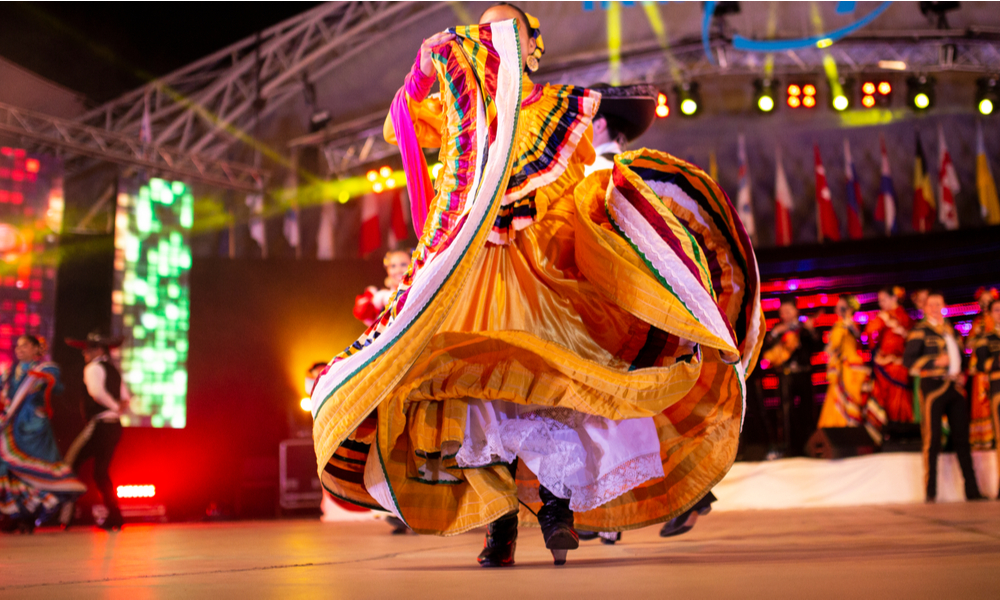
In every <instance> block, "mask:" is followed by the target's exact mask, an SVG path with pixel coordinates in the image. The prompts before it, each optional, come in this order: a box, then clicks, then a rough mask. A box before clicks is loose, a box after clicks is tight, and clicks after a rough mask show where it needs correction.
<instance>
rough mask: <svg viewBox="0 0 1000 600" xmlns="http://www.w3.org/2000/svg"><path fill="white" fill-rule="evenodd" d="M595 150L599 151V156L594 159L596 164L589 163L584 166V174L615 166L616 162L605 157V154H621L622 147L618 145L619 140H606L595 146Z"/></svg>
mask: <svg viewBox="0 0 1000 600" xmlns="http://www.w3.org/2000/svg"><path fill="white" fill-rule="evenodd" d="M594 152H596V153H597V158H595V159H594V164H591V165H587V166H585V167H584V168H583V174H584V176H587V175H590V174H591V173H593V172H595V171H601V170H603V169H610V168H612V167H614V166H615V163H614V162H613V161H611V160H608V159H607V158H605V157H604V155H605V154H621V153H622V147H621V146H619V145H618V142H605V143H603V144H601V145H600V146H596V147H595V148H594Z"/></svg>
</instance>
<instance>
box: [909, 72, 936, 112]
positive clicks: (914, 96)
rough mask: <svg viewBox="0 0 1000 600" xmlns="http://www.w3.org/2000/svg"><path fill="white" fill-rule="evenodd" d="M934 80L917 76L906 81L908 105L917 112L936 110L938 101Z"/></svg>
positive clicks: (924, 76)
mask: <svg viewBox="0 0 1000 600" xmlns="http://www.w3.org/2000/svg"><path fill="white" fill-rule="evenodd" d="M934 88H935V86H934V78H933V77H928V76H926V75H917V76H915V77H910V78H909V79H907V80H906V98H907V102H908V104H909V105H910V106H911V107H912V108H913V109H915V110H918V111H924V110H928V109H930V108H934V101H935V99H936V93H935V89H934Z"/></svg>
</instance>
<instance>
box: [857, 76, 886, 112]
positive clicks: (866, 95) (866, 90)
mask: <svg viewBox="0 0 1000 600" xmlns="http://www.w3.org/2000/svg"><path fill="white" fill-rule="evenodd" d="M891 105H892V82H890V81H888V80H885V79H868V80H865V81H864V82H862V83H861V106H864V107H865V108H875V107H876V106H891Z"/></svg>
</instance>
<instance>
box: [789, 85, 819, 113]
mask: <svg viewBox="0 0 1000 600" xmlns="http://www.w3.org/2000/svg"><path fill="white" fill-rule="evenodd" d="M785 90H786V91H787V92H788V99H787V100H786V103H787V104H788V106H789V107H791V108H799V107H803V108H813V107H815V106H816V86H815V85H813V84H811V83H790V84H788V87H787V88H785Z"/></svg>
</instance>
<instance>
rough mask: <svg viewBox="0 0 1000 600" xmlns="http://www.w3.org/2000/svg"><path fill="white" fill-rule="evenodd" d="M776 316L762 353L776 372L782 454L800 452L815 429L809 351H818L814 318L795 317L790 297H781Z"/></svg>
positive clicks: (810, 352) (797, 311)
mask: <svg viewBox="0 0 1000 600" xmlns="http://www.w3.org/2000/svg"><path fill="white" fill-rule="evenodd" d="M778 318H780V319H781V322H780V323H778V324H777V325H775V326H774V328H773V329H771V331H769V332H768V333H767V337H766V338H764V355H763V356H764V358H765V359H767V360H768V361H770V368H772V369H774V370H775V371H776V372H777V373H778V391H779V394H780V396H781V411H782V416H783V417H784V419H783V420H784V427H783V429H784V436H785V454H786V456H802V455H803V454H804V453H805V445H806V441H807V440H808V439H809V437H810V436H811V435H812V433H813V431H815V430H816V392H815V391H814V390H813V382H812V355H813V353H815V352H818V351H819V348H820V343H821V342H820V339H819V336H818V335H816V330H815V329H814V328H813V322H814V319H812V318H810V319H806V320H805V321H800V320H799V309H798V306H796V302H795V299H794V298H785V299H783V300H782V301H781V306H779V307H778ZM796 399H798V403H796Z"/></svg>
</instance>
